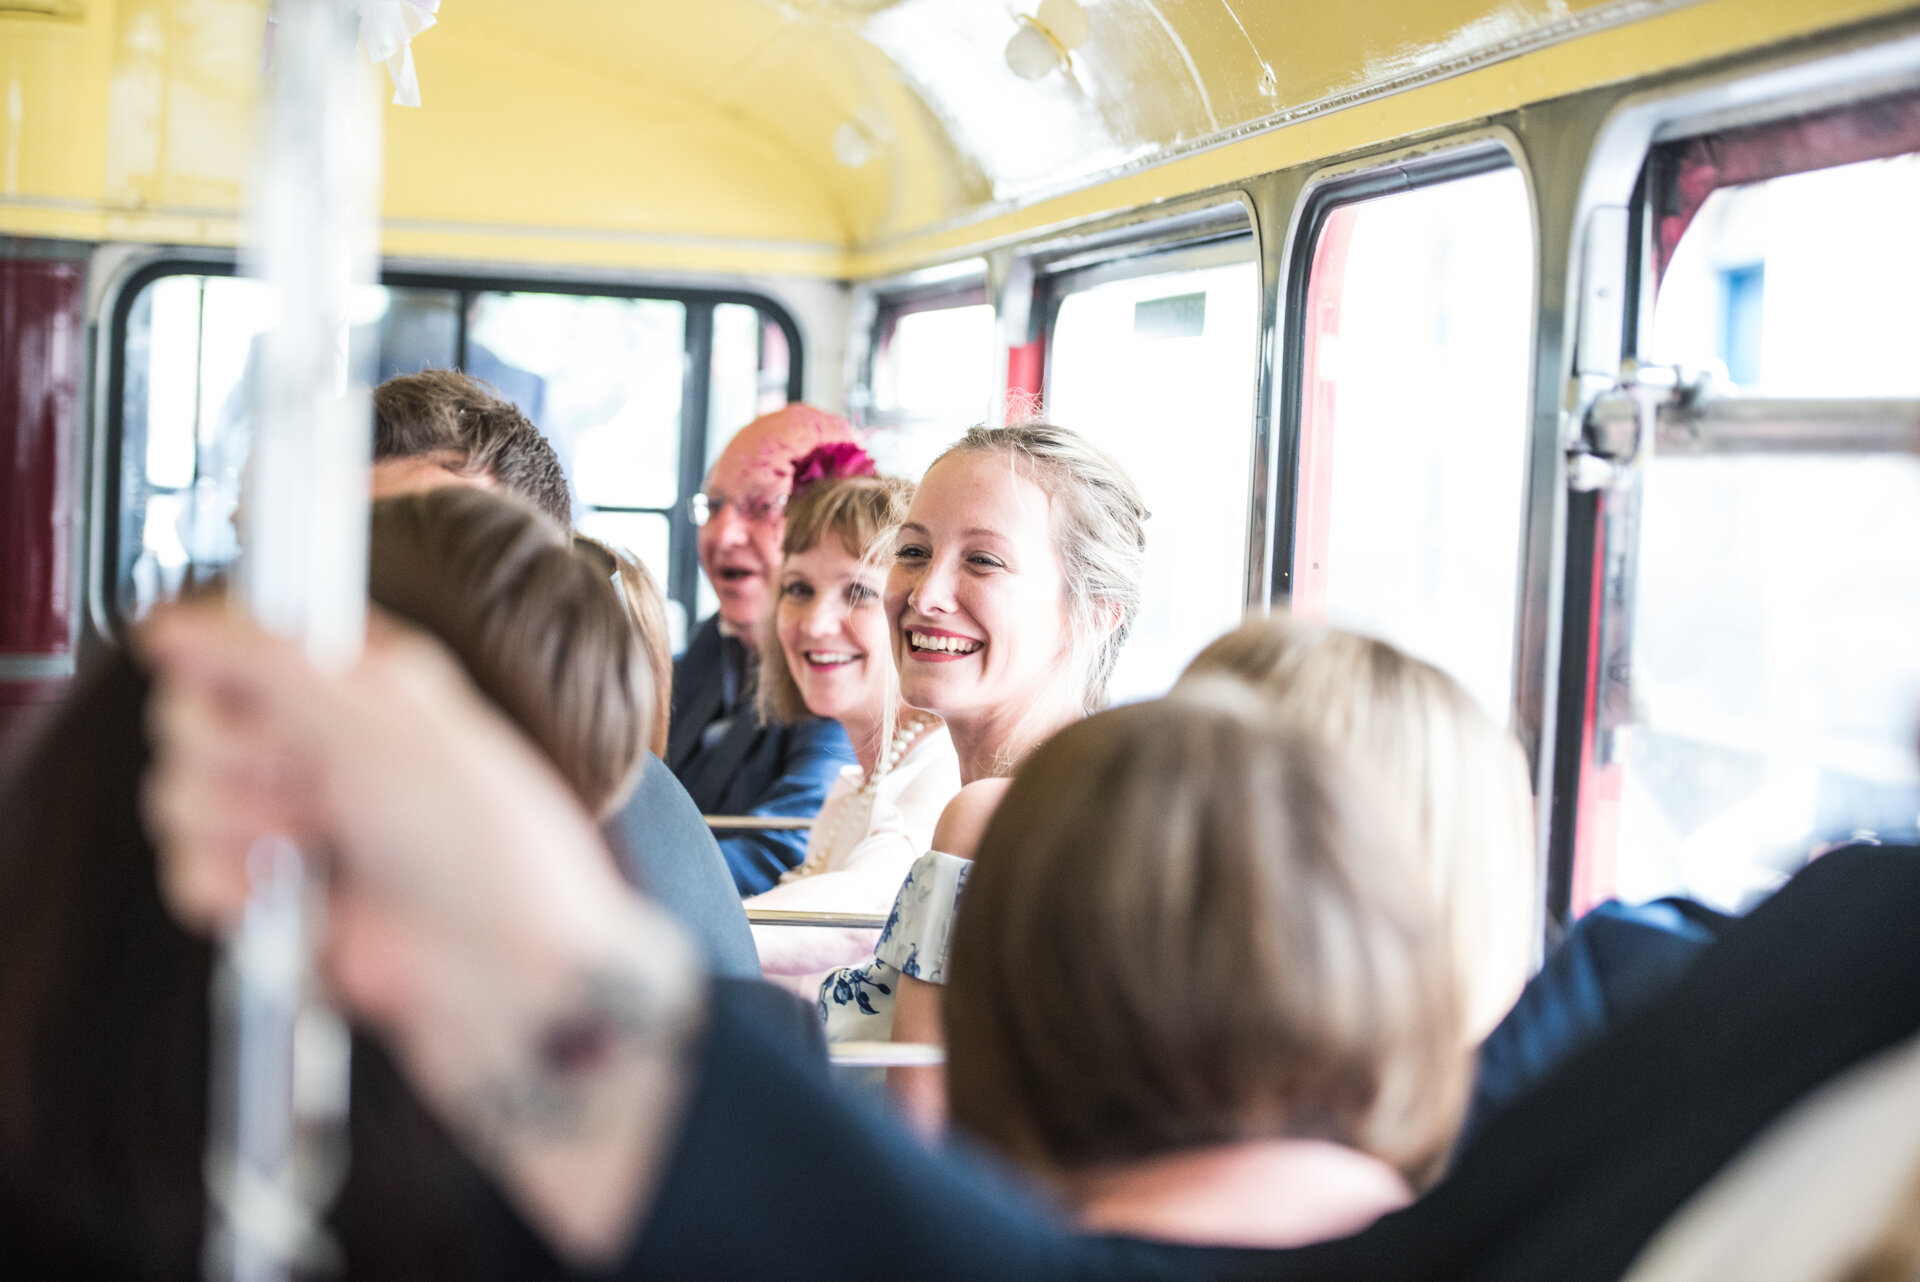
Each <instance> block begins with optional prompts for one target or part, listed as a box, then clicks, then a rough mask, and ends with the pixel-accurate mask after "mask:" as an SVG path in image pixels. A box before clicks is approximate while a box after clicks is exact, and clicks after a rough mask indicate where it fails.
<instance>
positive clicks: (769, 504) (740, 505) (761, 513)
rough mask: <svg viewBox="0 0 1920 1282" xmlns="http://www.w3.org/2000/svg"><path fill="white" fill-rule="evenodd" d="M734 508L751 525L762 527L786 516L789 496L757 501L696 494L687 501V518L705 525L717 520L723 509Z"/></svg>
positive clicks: (758, 499)
mask: <svg viewBox="0 0 1920 1282" xmlns="http://www.w3.org/2000/svg"><path fill="white" fill-rule="evenodd" d="M728 507H730V508H732V509H733V511H734V514H735V515H736V516H738V517H739V518H740V519H741V520H743V521H745V522H746V523H747V524H749V525H762V524H765V523H766V522H768V521H775V520H778V519H779V518H781V517H782V516H785V515H786V511H787V496H786V495H784V494H775V495H772V496H769V497H762V498H755V499H731V498H728V497H727V496H726V495H724V494H704V493H702V494H696V495H694V496H693V497H692V498H690V499H688V500H687V516H688V517H689V518H690V519H691V520H692V521H693V523H694V524H695V525H705V524H706V523H707V522H708V521H712V520H717V519H718V518H719V516H720V510H721V509H722V508H728Z"/></svg>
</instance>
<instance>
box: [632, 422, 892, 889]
mask: <svg viewBox="0 0 1920 1282" xmlns="http://www.w3.org/2000/svg"><path fill="white" fill-rule="evenodd" d="M853 439H854V435H853V429H852V428H850V427H848V426H847V424H846V421H845V420H843V419H840V418H837V417H835V416H834V415H832V414H828V413H826V412H825V411H823V410H817V409H815V408H813V407H812V406H811V405H788V406H786V407H785V408H783V409H778V410H775V411H774V412H773V413H771V414H763V415H762V416H760V417H759V418H757V419H755V420H754V421H753V422H751V423H749V424H747V425H746V426H745V427H743V428H741V429H740V431H739V433H738V434H737V435H735V436H734V438H733V439H732V440H731V441H729V442H728V443H727V448H726V449H725V450H723V451H722V452H721V454H720V457H719V458H718V459H717V460H716V461H715V462H714V465H713V470H712V471H710V472H708V473H707V480H706V487H705V489H704V490H703V491H702V492H701V493H699V494H696V495H694V496H693V499H692V501H691V503H690V504H689V507H690V509H691V515H692V517H693V520H694V524H696V525H697V526H699V527H700V537H699V546H700V568H701V569H702V570H704V571H705V572H706V575H707V579H708V581H709V582H710V583H712V584H713V590H714V593H715V595H717V596H718V597H719V598H720V609H719V611H718V612H717V613H715V614H714V615H713V616H712V617H711V618H708V619H707V620H705V621H704V622H702V623H701V624H700V625H699V627H697V628H696V629H695V630H694V633H693V636H692V637H691V638H690V639H689V640H688V642H687V649H686V653H685V654H683V655H681V656H680V658H679V659H678V660H677V661H676V662H675V663H674V667H673V718H672V723H671V731H670V734H669V737H668V740H667V765H668V766H670V767H671V768H672V770H673V772H674V774H676V775H677V776H679V778H680V782H681V783H682V784H684V785H685V786H686V789H687V791H688V792H689V793H690V794H691V795H692V796H693V799H694V801H695V802H696V803H697V804H698V805H699V807H700V809H701V810H702V811H704V812H705V813H707V814H710V815H711V814H726V815H751V816H756V817H767V818H806V819H811V818H812V817H813V816H814V815H816V814H818V813H819V811H820V806H821V804H822V803H823V802H824V801H825V800H826V797H827V789H828V788H829V787H830V786H831V785H832V783H833V780H834V778H835V777H836V776H837V775H838V774H839V772H840V768H841V767H842V766H846V765H851V764H853V761H854V756H853V745H852V744H850V743H849V742H848V741H847V735H846V731H844V730H842V729H841V728H840V726H839V724H838V723H836V722H833V721H826V720H822V719H820V718H818V717H810V718H808V719H806V720H804V721H799V722H794V723H792V724H788V725H770V726H763V725H761V724H760V718H759V716H758V715H757V714H756V712H755V711H754V704H753V688H754V681H755V675H756V670H757V664H758V655H757V641H758V638H759V628H760V621H761V618H762V616H763V615H764V614H765V613H766V611H767V608H768V607H769V606H770V605H771V603H772V599H773V585H774V581H775V579H776V578H777V577H778V575H779V573H780V541H781V538H782V537H783V536H784V535H785V533H786V524H787V520H786V507H787V496H788V493H789V491H790V490H791V488H792V484H793V461H794V460H795V459H797V458H799V457H801V456H802V455H804V454H806V453H808V452H809V451H811V450H812V449H814V448H815V447H817V446H820V445H826V444H830V443H832V442H834V441H852V440H853ZM779 661H780V660H779V657H778V656H777V655H776V656H775V658H774V662H776V663H777V662H779ZM719 836H720V849H721V852H722V853H723V854H724V855H725V856H726V858H727V866H728V867H729V868H730V869H731V870H732V872H733V880H734V884H735V885H736V886H737V887H738V888H739V890H740V893H741V894H742V895H752V894H758V893H759V892H760V891H763V890H765V889H767V888H768V887H770V886H772V885H773V884H774V883H775V882H777V881H778V880H779V879H780V874H782V873H783V872H785V871H786V870H787V869H789V868H793V867H795V866H797V865H798V864H799V863H800V861H801V859H802V858H803V857H804V856H805V854H806V846H807V834H806V833H805V832H804V831H792V830H785V831H782V830H768V829H759V830H743V831H734V832H726V833H722V834H719Z"/></svg>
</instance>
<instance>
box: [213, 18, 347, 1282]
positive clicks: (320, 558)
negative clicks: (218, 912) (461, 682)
mask: <svg viewBox="0 0 1920 1282" xmlns="http://www.w3.org/2000/svg"><path fill="white" fill-rule="evenodd" d="M358 7H359V6H358V5H357V4H355V3H354V2H353V0H276V2H275V5H274V10H273V16H272V17H271V18H270V19H269V21H270V22H271V23H273V24H275V26H277V32H272V33H270V34H271V36H272V37H273V38H272V39H271V43H270V48H271V50H272V61H273V68H272V72H271V75H270V78H269V81H268V86H267V93H268V112H267V127H266V129H265V131H264V134H263V136H262V150H261V157H260V160H259V163H258V166H257V168H256V173H255V183H256V191H255V199H254V202H253V207H252V209H251V211H250V216H251V227H250V232H249V239H250V244H251V248H250V258H251V261H250V263H249V267H248V271H249V274H250V275H253V276H256V277H258V278H260V279H261V280H262V281H263V282H264V283H265V284H266V286H267V287H268V292H269V293H270V294H271V295H273V296H274V297H275V299H276V301H277V304H278V323H277V324H276V325H275V326H274V328H273V329H271V330H270V331H268V333H267V334H266V335H265V339H264V348H263V351H262V360H261V365H260V369H259V377H258V381H257V383H256V385H255V387H254V389H253V392H254V402H253V415H252V418H253V423H254V436H253V442H252V453H251V456H250V458H249V461H248V484H247V493H246V502H245V505H244V526H243V538H242V542H243V552H242V559H241V566H240V573H239V574H238V575H237V576H236V578H235V593H236V596H237V598H238V599H239V602H240V603H242V604H244V606H245V608H246V609H247V610H248V611H250V612H251V613H252V614H253V616H254V617H255V618H256V619H257V620H258V621H259V622H260V623H261V625H262V626H264V627H265V628H267V629H268V630H269V631H271V632H274V633H276V634H278V635H280V636H284V637H288V638H290V639H294V640H297V641H299V642H300V643H301V644H302V646H303V647H304V648H305V650H306V652H307V655H308V657H309V658H310V659H312V661H313V662H314V663H315V664H317V665H321V666H323V667H332V668H340V667H344V666H345V665H347V664H349V663H351V662H352V661H353V659H354V657H355V655H356V654H357V653H358V651H359V648H360V644H361V639H362V637H363V635H364V633H365V626H366V557H367V502H368V500H367V491H368V480H367V469H368V459H369V454H370V451H371V430H370V413H369V407H368V402H367V395H366V389H365V387H364V386H356V385H355V381H354V379H353V377H352V373H353V372H352V370H351V369H350V367H349V360H348V335H349V331H350V326H351V320H352V311H351V307H352V292H353V288H354V286H355V285H356V284H360V283H364V282H370V281H371V279H372V265H373V261H374V252H375V245H374V239H375V224H374V210H375V206H376V191H377V176H378V173H379V158H380V134H379V129H380V120H379V117H378V115H377V114H376V109H375V102H374V100H373V98H372V97H371V96H370V88H371V87H370V85H369V83H368V80H369V77H370V74H371V73H370V71H369V69H368V68H367V67H366V65H365V64H363V63H362V62H361V60H360V58H359V56H358V52H357V45H356V35H355V30H356V27H355V18H356V11H357V9H358ZM248 862H249V872H250V874H251V880H252V886H253V890H252V897H251V899H250V900H249V902H248V906H247V909H246V912H245V914H244V915H243V917H242V920H241V923H240V925H239V926H238V927H237V929H236V930H235V931H234V932H233V934H232V935H231V936H230V937H229V938H227V939H226V940H225V941H223V944H222V947H221V950H220V959H219V963H218V965H217V967H216V973H215V980H214V992H213V1010H214V1045H213V1071H212V1082H211V1095H210V1108H209V1111H208V1118H209V1125H208V1130H207V1163H206V1174H207V1189H208V1223H207V1236H206V1243H205V1257H204V1266H205V1273H206V1276H207V1277H208V1278H209V1279H210V1282H288V1280H289V1279H291V1278H293V1277H294V1276H296V1275H299V1276H313V1275H315V1274H324V1273H328V1272H336V1271H337V1270H338V1268H339V1263H340V1262H339V1257H338V1251H337V1249H336V1248H335V1247H334V1245H333V1243H332V1242H331V1240H330V1238H329V1237H328V1235H327V1233H326V1231H325V1229H324V1227H323V1216H324V1212H325V1209H326V1207H327V1205H328V1203H329V1202H330V1201H331V1200H332V1197H333V1195H334V1193H335V1192H336V1191H337V1189H338V1186H339V1183H340V1180H341V1178H342V1177H343V1176H344V1174H345V1170H346V1157H347V1154H346V1107H347V1081H348V1069H349V1060H348V1046H349V1042H348V1036H347V1032H346V1029H345V1026H344V1025H343V1024H342V1023H341V1021H340V1019H339V1018H338V1016H336V1015H335V1014H334V1013H333V1012H332V1011H330V1010H329V1009H327V1007H326V1006H325V1004H324V1003H323V1002H322V1000H321V999H320V997H319V994H318V990H317V985H316V982H315V976H314V945H315V942H316V941H317V939H318V937H319V931H320V925H321V922H320V912H321V908H322V905H323V898H322V896H321V895H320V893H319V887H318V885H317V882H316V881H315V880H314V877H313V872H312V869H311V868H310V867H309V865H308V863H307V861H306V860H305V859H303V858H302V856H301V852H300V850H299V849H298V847H297V846H296V845H295V844H294V843H293V842H291V841H288V840H286V839H284V838H269V839H266V840H263V841H262V842H260V843H259V844H258V845H257V846H256V847H255V848H254V849H253V850H252V851H250V852H249V854H248Z"/></svg>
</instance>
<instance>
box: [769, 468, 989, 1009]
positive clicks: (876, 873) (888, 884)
mask: <svg viewBox="0 0 1920 1282" xmlns="http://www.w3.org/2000/svg"><path fill="white" fill-rule="evenodd" d="M856 456H857V457H856ZM871 469H872V462H871V460H869V459H868V458H867V456H866V454H865V453H864V452H862V451H860V450H859V448H858V447H857V446H840V447H829V448H828V449H822V450H816V451H814V453H813V454H810V455H807V456H806V457H804V458H802V459H800V460H799V461H798V462H797V463H796V464H795V478H796V483H795V490H796V493H795V495H794V497H793V499H792V501H791V503H790V504H789V505H788V507H787V529H786V536H785V540H784V543H783V556H782V560H781V565H780V570H779V574H778V576H777V578H776V581H775V595H774V606H773V610H772V612H771V613H770V614H769V615H768V616H767V618H766V620H765V622H764V624H763V628H762V631H763V635H762V637H761V641H760V652H761V653H762V654H764V655H767V656H768V657H769V659H772V658H773V657H774V656H778V657H779V661H777V662H763V664H762V667H761V671H762V679H761V683H760V688H759V701H760V714H761V716H762V718H764V719H765V720H766V721H768V722H769V723H771V724H781V723H785V722H791V721H797V720H800V719H801V718H803V717H808V716H816V717H829V718H832V719H833V720H835V721H838V722H839V723H840V725H841V726H842V727H843V728H844V729H845V730H846V732H847V737H848V739H849V740H851V741H852V743H853V750H854V754H855V756H856V757H857V758H858V764H857V765H852V766H847V767H844V768H843V769H842V770H841V771H840V777H839V778H838V779H836V780H835V781H834V784H833V786H832V788H831V789H830V790H829V791H828V793H827V799H826V803H825V804H824V805H823V806H822V807H821V808H820V814H819V816H818V817H817V818H816V819H815V821H814V826H813V829H812V831H811V833H810V834H809V835H808V838H807V853H806V858H805V860H804V861H803V862H802V863H801V864H800V866H799V867H797V868H795V869H793V870H792V871H790V872H788V873H787V874H786V875H785V876H784V877H782V878H781V879H780V884H779V885H777V886H775V887H773V888H772V889H771V890H767V891H764V892H762V893H761V894H758V895H755V896H754V897H753V898H751V899H749V900H747V901H746V906H747V907H748V908H779V909H787V910H797V911H814V912H848V913H868V914H877V913H884V912H886V911H887V909H888V906H889V905H891V904H892V903H893V897H894V895H895V894H896V893H897V892H898V891H899V889H900V885H901V883H902V882H903V881H904V880H905V879H906V876H907V870H908V869H909V868H911V867H912V866H913V861H914V860H915V859H916V858H917V857H918V856H919V855H920V854H921V852H922V851H924V850H926V849H927V848H928V846H929V845H930V844H931V842H932V840H933V829H934V824H935V822H936V821H937V820H938V819H939V817H940V811H941V809H942V808H943V807H945V805H946V804H947V802H948V801H950V800H952V798H953V795H954V793H956V792H958V791H959V790H960V768H959V763H958V761H957V760H956V759H955V756H954V751H953V743H952V741H951V740H950V739H949V738H948V736H947V731H946V727H945V726H943V725H942V724H941V722H940V719H939V718H938V717H936V716H933V715H932V714H930V713H925V712H918V711H915V710H912V709H905V710H902V709H901V707H900V679H899V676H898V674H897V673H896V672H895V670H894V665H893V644H892V637H891V634H890V632H889V630H888V628H887V619H886V614H885V612H884V611H883V610H882V609H881V604H880V588H881V580H882V574H883V572H882V571H880V570H879V569H877V568H876V566H875V562H876V560H878V559H879V554H880V553H881V552H882V551H885V550H890V549H891V547H892V544H891V542H890V540H891V539H892V537H893V533H894V530H895V529H896V528H897V527H898V526H899V524H900V522H901V520H902V518H903V517H904V516H905V515H906V512H907V505H908V504H909V503H910V502H911V501H912V498H913V486H912V484H911V483H909V482H907V481H903V480H898V479H895V478H891V477H880V476H872V475H860V474H858V473H860V472H868V471H871ZM849 472H851V473H855V474H852V475H848V474H846V473H849ZM815 473H818V474H819V475H818V476H817V477H815V476H814V474H815ZM753 934H754V943H755V945H756V946H757V947H758V949H759V951H760V967H761V970H762V971H763V972H764V973H765V974H766V975H767V976H768V977H769V978H772V979H775V980H777V981H780V982H783V983H786V984H787V985H788V986H790V987H792V988H793V989H794V990H795V991H796V992H799V993H801V994H802V995H804V996H807V997H812V996H813V995H814V993H815V992H817V991H818V989H819V987H820V981H821V979H822V978H823V977H824V976H825V974H826V972H827V971H828V970H830V969H832V968H833V967H835V966H845V965H851V964H853V963H855V962H858V961H859V960H860V959H862V958H864V957H865V956H867V955H868V954H869V953H871V952H872V951H873V946H874V942H875V939H876V932H874V931H871V930H836V929H830V928H823V927H807V926H756V927H754V932H753Z"/></svg>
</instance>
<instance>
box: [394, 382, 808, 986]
mask: <svg viewBox="0 0 1920 1282" xmlns="http://www.w3.org/2000/svg"><path fill="white" fill-rule="evenodd" d="M449 485H465V486H472V487H474V488H477V489H484V490H503V491H505V492H506V493H508V494H510V495H512V496H513V497H515V498H517V499H519V500H520V501H521V502H523V503H527V504H530V505H531V506H533V507H535V508H538V509H539V510H540V511H542V512H544V513H546V514H547V515H548V516H550V517H552V518H553V519H554V520H555V521H557V522H559V524H560V527H561V528H562V529H568V528H570V527H571V526H572V524H573V522H572V519H571V517H572V513H571V511H570V503H569V500H568V497H567V478H566V473H565V472H563V471H562V470H561V468H560V456H559V455H558V454H556V453H555V452H554V449H553V446H552V445H550V444H548V442H547V438H546V437H544V436H542V435H540V429H539V428H537V427H535V426H534V425H533V424H532V422H530V421H529V420H528V418H527V416H526V415H525V414H522V413H521V412H520V410H519V409H518V408H517V407H516V406H514V405H513V404H512V403H511V402H508V401H506V400H503V399H501V398H500V397H499V396H496V395H494V393H493V391H492V389H491V388H489V387H488V386H487V385H486V384H485V383H483V382H481V381H480V380H478V379H476V378H472V377H470V376H469V375H466V374H463V373H461V372H460V371H459V370H451V369H426V370H421V371H420V372H419V373H418V374H401V375H399V376H397V377H394V378H390V379H388V380H387V381H386V382H384V383H382V384H380V386H378V387H376V388H374V389H373V497H374V498H376V499H381V498H388V497H390V496H392V495H396V494H412V493H417V492H419V491H422V490H437V489H440V488H442V487H444V486H449ZM817 808H818V807H817V805H816V809H817ZM606 836H607V841H608V844H609V845H611V846H612V847H613V849H614V851H615V853H616V855H617V857H618V860H619V864H620V870H621V872H622V874H623V875H624V876H625V877H626V879H627V880H628V882H630V883H631V884H632V885H634V886H635V887H637V888H638V889H640V890H643V891H645V892H646V893H647V894H648V895H649V896H651V897H652V898H653V899H654V900H656V901H657V902H658V903H659V904H660V905H661V906H662V907H663V908H665V909H666V910H667V911H668V912H669V913H670V914H672V915H673V916H674V917H675V918H677V919H678V920H679V921H680V923H681V924H682V925H683V926H685V927H686V928H687V929H688V930H689V931H691V932H692V934H693V935H694V937H695V938H696V939H698V940H699V941H700V943H701V944H702V946H703V947H704V949H705V951H706V954H707V961H708V964H709V965H710V966H712V967H713V970H714V972H715V973H716V974H720V975H739V976H747V977H754V978H757V977H758V976H759V974H760V959H759V955H758V954H757V953H756V952H755V951H754V947H753V933H752V931H751V930H749V929H748V927H747V917H746V913H745V912H744V911H743V910H742V909H741V907H740V898H739V895H738V894H737V893H736V892H735V888H734V882H733V877H732V875H731V873H730V871H729V868H728V864H727V862H726V860H725V859H723V858H722V856H721V851H720V847H719V846H718V845H717V844H715V842H714V839H713V834H712V833H710V832H709V831H708V830H707V826H706V822H705V820H704V819H702V818H701V813H700V808H699V807H698V806H697V805H696V804H695V803H694V801H693V799H692V798H691V797H689V796H688V794H687V790H686V789H685V788H684V787H682V786H681V785H680V782H679V780H678V779H676V778H675V777H674V775H673V772H672V771H670V770H668V769H667V767H666V765H665V764H664V763H663V762H661V760H660V759H659V758H658V757H656V756H654V755H653V754H652V753H647V754H645V758H644V761H643V764H642V767H641V770H640V777H639V780H638V782H637V783H636V784H635V785H634V789H633V793H632V795H631V796H630V797H629V798H628V799H627V803H626V805H625V806H623V807H621V808H620V809H619V810H618V811H617V812H615V813H614V815H613V816H612V817H611V818H609V819H608V821H607V825H606Z"/></svg>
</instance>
